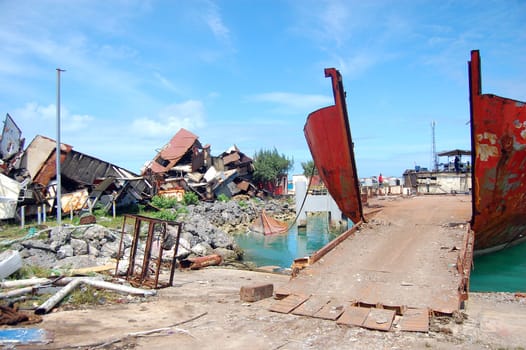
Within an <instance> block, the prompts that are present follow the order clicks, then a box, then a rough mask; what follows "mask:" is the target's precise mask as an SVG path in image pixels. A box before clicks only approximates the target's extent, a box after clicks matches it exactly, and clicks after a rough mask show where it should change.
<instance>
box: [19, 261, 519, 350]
mask: <svg viewBox="0 0 526 350" xmlns="http://www.w3.org/2000/svg"><path fill="white" fill-rule="evenodd" d="M288 280H289V276H285V275H277V274H269V273H261V272H252V271H242V270H233V269H223V268H207V269H203V270H198V271H187V272H179V273H178V274H177V275H176V281H175V286H174V287H170V288H166V289H162V290H160V291H159V294H158V295H157V296H155V297H149V298H147V299H146V300H145V301H144V302H142V303H130V304H115V305H110V306H98V307H94V308H88V309H83V310H73V311H58V312H53V313H50V314H48V315H45V316H44V321H43V322H42V323H40V324H37V325H35V327H38V328H41V329H45V330H47V331H48V332H49V334H50V335H51V338H52V340H53V342H51V343H48V344H38V345H37V344H30V345H27V346H18V347H17V348H19V349H204V350H206V349H243V348H250V349H409V348H413V349H421V348H432V349H513V348H517V349H519V348H520V347H521V346H522V347H524V346H525V344H526V334H524V329H526V300H524V298H522V299H520V298H514V297H513V295H510V294H470V300H469V301H468V303H467V310H466V314H467V319H465V320H464V321H463V323H462V324H457V323H456V322H455V320H453V319H451V318H447V317H446V318H443V319H436V320H433V324H435V326H434V327H432V331H430V332H429V333H410V332H400V331H390V332H380V331H369V330H366V329H364V328H358V327H347V326H340V325H337V324H336V323H335V322H333V321H327V320H322V319H315V318H310V317H303V316H295V315H291V314H281V313H275V312H271V311H269V310H268V309H269V307H270V306H271V305H272V303H273V302H275V300H274V299H273V298H267V299H263V300H260V301H257V302H254V303H246V302H242V301H241V300H240V298H239V290H240V288H241V286H247V285H252V284H260V283H273V284H274V286H275V287H279V286H280V285H283V284H285V283H287V282H288ZM185 321H188V322H186V323H185ZM149 332H151V333H149ZM134 333H138V334H141V333H142V335H140V336H138V335H134ZM148 333H149V334H148Z"/></svg>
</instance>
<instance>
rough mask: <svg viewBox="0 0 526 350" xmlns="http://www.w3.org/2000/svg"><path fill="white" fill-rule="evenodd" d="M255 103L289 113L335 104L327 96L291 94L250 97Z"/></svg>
mask: <svg viewBox="0 0 526 350" xmlns="http://www.w3.org/2000/svg"><path fill="white" fill-rule="evenodd" d="M248 99H249V100H251V101H255V102H268V103H272V104H275V105H278V106H279V107H280V108H285V109H286V111H287V112H309V111H311V110H313V109H315V108H320V107H324V106H326V105H329V104H331V102H332V103H334V101H333V99H332V97H330V96H326V95H308V94H297V93H290V92H268V93H262V94H257V95H252V96H250V97H248Z"/></svg>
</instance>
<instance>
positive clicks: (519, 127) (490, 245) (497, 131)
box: [469, 50, 526, 252]
mask: <svg viewBox="0 0 526 350" xmlns="http://www.w3.org/2000/svg"><path fill="white" fill-rule="evenodd" d="M469 75H470V105H471V135H472V145H473V147H472V148H473V150H474V152H473V155H472V163H473V179H474V181H473V201H472V202H473V214H472V219H471V224H472V228H473V230H474V231H475V250H476V251H479V252H484V251H492V250H497V249H499V248H504V247H506V246H508V245H510V244H513V243H517V242H519V241H522V240H526V237H525V236H524V234H525V231H526V201H525V199H526V198H525V192H526V176H525V174H524V168H525V165H526V107H525V103H524V102H521V101H516V100H512V99H509V98H504V97H499V96H495V95H492V94H482V93H481V73H480V55H479V51H477V50H474V51H472V52H471V61H469Z"/></svg>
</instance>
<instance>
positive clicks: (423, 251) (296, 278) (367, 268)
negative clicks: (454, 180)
mask: <svg viewBox="0 0 526 350" xmlns="http://www.w3.org/2000/svg"><path fill="white" fill-rule="evenodd" d="M325 76H326V77H330V78H331V80H332V88H333V93H334V100H335V104H334V105H333V106H329V107H325V108H322V109H319V110H317V111H315V112H313V113H311V114H310V115H309V117H308V118H307V122H306V124H305V128H304V133H305V137H306V139H307V144H308V145H309V149H310V151H311V154H312V156H313V159H314V162H315V164H316V167H317V168H318V170H319V173H320V176H321V178H322V179H323V181H324V183H325V184H326V186H327V188H328V190H329V192H330V193H331V196H332V197H333V198H334V200H335V201H336V203H337V204H338V207H339V208H340V210H341V211H342V213H343V214H344V215H345V216H346V217H348V218H350V219H351V220H352V221H353V222H354V223H355V226H354V227H353V228H352V229H350V230H348V231H347V232H345V233H343V234H342V235H341V236H340V237H338V238H337V239H336V240H334V241H333V242H331V243H329V244H328V245H327V246H326V247H324V248H322V249H321V250H320V251H318V252H316V253H314V254H313V255H312V256H310V257H308V258H305V259H298V261H297V262H295V264H296V263H299V262H300V260H301V262H302V263H303V264H304V265H305V268H304V269H301V270H299V271H296V267H294V271H293V272H294V273H293V278H292V279H291V280H290V282H289V283H288V284H287V285H285V286H284V287H282V288H280V289H278V290H277V291H276V296H277V298H278V301H277V302H275V303H274V304H273V305H272V306H271V308H270V310H271V311H275V312H281V313H292V314H296V315H303V316H310V317H318V318H323V319H330V320H334V321H336V322H337V323H340V324H346V325H351V326H361V327H365V328H369V329H376V330H383V331H388V330H390V329H392V328H393V322H394V321H395V319H396V320H398V321H399V322H398V321H397V322H396V324H397V327H400V329H402V330H407V331H427V330H428V327H429V316H430V315H432V314H436V313H438V314H448V315H451V314H453V313H455V312H458V311H459V309H460V308H461V304H462V302H463V301H464V300H465V299H467V291H468V289H469V272H470V268H471V262H472V256H473V244H474V235H473V232H472V231H471V229H470V227H469V224H468V221H469V219H470V214H471V213H470V206H471V198H470V197H469V196H467V195H460V196H421V197H410V198H402V197H398V198H397V199H392V200H385V199H384V200H383V201H382V202H383V203H376V204H375V203H372V201H369V202H368V203H367V204H365V205H364V204H363V203H362V201H361V197H360V190H359V179H358V176H357V172H356V165H355V157H354V151H353V148H354V144H353V141H352V138H351V135H350V126H349V121H348V116H347V107H346V104H345V96H346V93H345V91H344V90H343V82H342V78H341V75H340V74H339V72H338V71H337V70H335V69H334V68H328V69H325ZM364 206H365V207H366V210H364V208H363V207H364ZM378 207H382V210H380V211H378V210H374V216H373V213H372V211H371V213H370V215H369V217H368V215H367V209H369V208H375V209H377V208H378ZM397 317H398V318H397Z"/></svg>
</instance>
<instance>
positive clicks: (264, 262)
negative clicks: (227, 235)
mask: <svg viewBox="0 0 526 350" xmlns="http://www.w3.org/2000/svg"><path fill="white" fill-rule="evenodd" d="M328 231H329V230H328V227H327V217H326V216H323V215H316V216H311V217H309V218H308V223H307V230H303V231H301V230H300V232H299V233H298V229H297V227H296V225H293V226H292V227H291V229H290V230H289V231H288V232H287V233H286V234H277V235H270V236H264V235H263V234H261V233H252V232H248V233H246V234H242V235H238V236H237V237H236V241H237V244H238V245H239V246H240V247H241V248H242V249H243V251H244V256H243V260H245V261H250V262H252V263H254V264H256V266H258V267H260V266H279V267H282V268H289V267H290V266H291V265H292V262H293V261H294V259H296V258H302V257H306V256H309V255H311V254H312V253H313V252H315V251H316V250H318V249H320V248H321V247H323V246H324V245H325V244H327V243H328V242H330V241H331V240H333V239H334V238H336V237H337V236H338V235H337V234H332V233H329V232H328Z"/></svg>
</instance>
